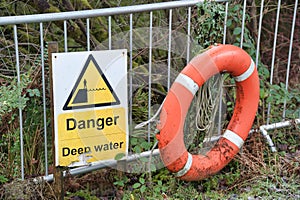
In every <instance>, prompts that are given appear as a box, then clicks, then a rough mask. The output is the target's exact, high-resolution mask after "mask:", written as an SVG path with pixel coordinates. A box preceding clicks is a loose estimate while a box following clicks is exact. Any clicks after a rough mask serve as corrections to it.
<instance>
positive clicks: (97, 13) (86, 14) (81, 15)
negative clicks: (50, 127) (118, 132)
mask: <svg viewBox="0 0 300 200" xmlns="http://www.w3.org/2000/svg"><path fill="white" fill-rule="evenodd" d="M203 2H204V1H202V0H188V1H173V2H164V3H153V4H147V5H136V6H126V7H116V8H104V9H95V10H84V11H72V12H61V13H49V14H35V15H24V16H7V17H0V27H1V26H7V25H13V35H14V46H15V57H16V60H15V66H16V71H17V80H18V84H21V79H20V74H21V71H20V59H19V44H18V25H21V24H28V23H37V24H39V32H40V44H39V46H40V54H41V67H42V85H43V91H42V93H43V105H42V106H43V119H44V145H45V150H44V151H45V179H46V180H51V175H49V176H48V165H49V163H48V149H47V146H48V144H47V141H48V138H47V135H48V134H47V121H48V120H49V119H48V118H47V109H46V105H47V103H46V102H47V99H46V87H45V82H46V81H47V80H46V78H45V73H46V69H45V50H44V49H45V47H44V42H45V41H44V23H47V22H53V21H63V25H64V33H63V37H64V39H63V41H64V51H65V52H68V50H69V47H68V31H67V29H68V27H67V21H68V20H74V19H85V20H86V27H85V29H86V40H87V41H86V44H87V45H86V50H87V51H90V50H91V49H92V48H91V43H90V41H91V38H90V19H91V18H95V17H106V18H107V23H108V28H107V29H108V38H107V41H108V47H107V49H113V48H114V46H113V41H112V40H113V35H112V17H113V16H115V15H129V22H128V24H129V31H128V32H129V41H128V44H127V46H126V47H127V48H128V52H129V66H128V70H129V72H132V71H133V51H134V50H135V49H134V48H135V47H134V44H133V43H134V37H133V34H134V28H133V24H134V20H133V17H134V15H135V14H137V13H146V14H149V25H146V26H147V28H148V30H149V32H147V34H149V35H148V39H149V41H148V43H149V46H148V47H147V48H148V51H149V53H148V60H149V62H148V74H149V76H148V80H147V81H148V86H149V87H148V93H149V94H148V116H147V117H148V119H150V118H151V117H152V115H153V113H152V110H151V102H152V101H151V100H152V99H151V92H152V88H151V84H152V82H153V80H152V77H151V73H152V70H153V66H152V60H153V58H154V55H153V54H152V49H153V48H155V47H154V46H153V40H152V39H153V34H154V33H153V30H154V27H153V12H154V11H158V10H160V11H161V10H166V11H167V12H168V15H169V19H168V22H167V23H168V26H167V27H168V28H167V30H166V33H168V39H167V41H168V44H167V46H166V47H165V50H166V51H167V53H168V56H167V77H168V80H167V88H169V87H170V85H171V82H172V80H171V73H172V71H171V68H172V66H171V59H172V53H173V52H174V50H173V49H172V45H173V44H172V37H173V35H172V32H173V31H174V30H173V28H174V27H173V26H172V23H173V22H174V21H173V10H174V9H179V8H181V9H184V10H186V12H185V14H186V16H185V18H186V23H185V25H186V34H185V36H186V37H185V41H186V52H185V59H186V61H187V62H188V61H189V60H190V58H191V45H192V40H193V38H192V36H191V35H192V34H191V27H192V11H194V10H195V7H194V6H195V5H196V4H198V3H203ZM216 2H219V3H224V4H225V7H226V11H225V12H226V15H225V18H224V34H223V35H224V37H223V43H226V39H227V31H228V30H227V29H226V27H227V26H226V24H227V20H228V5H229V2H227V1H226V0H218V1H216ZM260 3H261V4H260V13H259V22H258V35H257V39H256V41H257V46H256V57H255V60H256V65H257V66H258V63H259V58H260V56H261V55H260V54H261V53H260V50H261V46H262V44H261V33H262V31H263V16H264V8H265V7H264V6H265V5H264V0H262V1H261V2H260ZM249 6H250V5H247V1H246V0H243V11H242V19H241V21H242V31H241V36H240V37H241V38H242V39H241V40H240V47H243V41H244V30H245V21H246V13H247V12H248V10H247V8H248V7H249ZM281 6H282V4H281V1H280V0H279V1H278V7H277V9H276V10H277V15H276V27H275V30H274V33H273V35H274V40H273V41H274V43H273V53H272V63H271V66H270V72H271V75H270V84H271V85H272V84H273V77H274V71H275V68H276V63H275V61H276V48H277V46H278V44H277V36H278V22H279V19H280V9H281ZM298 10H299V9H298V0H295V4H294V12H293V17H292V20H291V24H292V25H291V31H290V32H291V34H290V44H289V54H288V58H287V60H288V64H287V67H286V68H287V69H286V72H285V73H286V81H285V89H286V90H288V89H289V76H290V66H291V59H292V58H291V55H292V51H293V50H297V48H295V47H294V45H293V41H294V32H295V26H296V18H297V13H299V11H298ZM298 17H299V16H298ZM298 25H299V24H298ZM132 84H133V77H132V74H131V73H130V74H129V97H130V98H132V95H133V92H134V91H133V87H132ZM287 103H288V102H286V101H285V102H284V109H283V113H282V119H285V118H286V105H287ZM220 106H222V105H221V104H220ZM271 109H272V105H271V104H270V103H269V105H268V112H267V116H266V118H267V125H268V124H269V123H270V111H271ZM220 110H221V109H220ZM132 112H133V110H132V99H129V124H130V125H131V126H132V125H133V120H132ZM219 120H220V119H219ZM297 120H298V121H297ZM296 122H299V119H296ZM219 124H221V123H219ZM277 125H278V126H277ZM277 125H276V127H283V126H281V125H280V124H277ZM284 125H285V126H288V125H290V123H286V122H284ZM19 127H20V157H21V177H22V179H24V152H23V149H24V146H23V144H24V143H23V116H22V108H21V107H20V108H19ZM266 127H267V126H263V128H261V129H260V131H262V133H263V135H267V132H266V130H268V129H267V128H266ZM272 128H274V127H273V126H272ZM262 129H263V130H262ZM219 130H221V127H219ZM150 132H151V123H149V124H148V141H150ZM146 154H147V153H146ZM146 156H149V155H148V154H147V155H146ZM113 164H115V163H113ZM103 166H107V164H105V165H103ZM103 166H102V165H101V166H100V167H99V166H98V168H101V167H103ZM88 168H89V167H87V168H84V167H83V168H80V169H75V171H76V172H74V174H76V173H80V172H81V173H83V172H85V171H89V170H87V169H88ZM93 169H94V168H93ZM71 173H72V171H71ZM49 177H50V178H49Z"/></svg>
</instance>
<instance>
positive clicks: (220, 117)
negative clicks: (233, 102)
mask: <svg viewBox="0 0 300 200" xmlns="http://www.w3.org/2000/svg"><path fill="white" fill-rule="evenodd" d="M227 18H228V2H226V3H225V17H224V31H223V44H225V43H226V36H227V34H226V31H227ZM222 97H223V76H222V75H221V85H220V95H219V112H218V113H219V114H218V135H221V132H222V126H221V125H222V107H223V104H222V99H223V98H222Z"/></svg>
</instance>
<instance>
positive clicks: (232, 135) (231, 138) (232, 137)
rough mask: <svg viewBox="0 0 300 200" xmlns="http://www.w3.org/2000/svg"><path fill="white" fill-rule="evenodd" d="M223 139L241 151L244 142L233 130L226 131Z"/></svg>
mask: <svg viewBox="0 0 300 200" xmlns="http://www.w3.org/2000/svg"><path fill="white" fill-rule="evenodd" d="M222 137H223V138H226V139H227V140H229V141H230V142H232V143H233V144H235V145H236V146H237V147H238V148H239V149H240V148H241V147H242V146H243V144H244V140H243V139H242V138H241V137H240V136H239V135H238V134H236V133H235V132H233V131H231V130H226V131H225V133H224V134H223V135H222Z"/></svg>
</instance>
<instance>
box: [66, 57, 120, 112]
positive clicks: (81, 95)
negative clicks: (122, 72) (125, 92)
mask: <svg viewBox="0 0 300 200" xmlns="http://www.w3.org/2000/svg"><path fill="white" fill-rule="evenodd" d="M116 104H120V100H119V99H118V97H117V95H116V94H115V92H114V91H113V89H112V87H111V85H110V84H109V82H108V80H107V79H106V77H105V75H104V74H103V72H102V71H101V69H100V67H99V65H98V64H97V62H96V61H95V59H94V57H93V56H92V55H89V57H88V59H87V61H86V63H85V65H84V67H83V69H82V71H81V73H80V75H79V77H78V80H77V81H76V83H75V85H74V87H73V89H72V91H71V93H70V95H69V97H68V100H67V102H66V104H65V105H64V108H63V109H64V110H74V109H79V108H90V107H101V106H109V105H116Z"/></svg>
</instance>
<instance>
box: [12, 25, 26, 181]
mask: <svg viewBox="0 0 300 200" xmlns="http://www.w3.org/2000/svg"><path fill="white" fill-rule="evenodd" d="M17 34H18V33H17V25H14V43H15V50H16V69H17V79H18V90H19V91H20V95H21V75H20V60H19V45H18V35H17ZM20 98H21V96H19V123H20V157H21V178H22V180H24V142H23V115H22V107H21V102H20Z"/></svg>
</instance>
